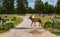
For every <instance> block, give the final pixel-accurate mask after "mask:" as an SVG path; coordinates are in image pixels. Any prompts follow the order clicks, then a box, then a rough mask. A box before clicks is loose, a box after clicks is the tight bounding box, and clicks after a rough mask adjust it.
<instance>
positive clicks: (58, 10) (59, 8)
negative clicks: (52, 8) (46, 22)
mask: <svg viewBox="0 0 60 37" xmlns="http://www.w3.org/2000/svg"><path fill="white" fill-rule="evenodd" d="M57 13H58V14H59V13H60V0H58V1H57Z"/></svg>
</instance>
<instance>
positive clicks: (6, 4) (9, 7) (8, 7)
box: [3, 0, 14, 14]
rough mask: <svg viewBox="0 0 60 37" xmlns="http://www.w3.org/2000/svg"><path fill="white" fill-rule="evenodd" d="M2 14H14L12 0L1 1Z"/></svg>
mask: <svg viewBox="0 0 60 37" xmlns="http://www.w3.org/2000/svg"><path fill="white" fill-rule="evenodd" d="M3 10H4V12H3V13H6V14H11V13H14V0H3Z"/></svg>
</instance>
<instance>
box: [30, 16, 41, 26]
mask: <svg viewBox="0 0 60 37" xmlns="http://www.w3.org/2000/svg"><path fill="white" fill-rule="evenodd" d="M29 19H30V20H32V23H31V26H32V24H33V23H34V24H35V26H36V22H39V24H41V23H42V21H41V19H40V18H32V16H30V17H29ZM39 26H40V25H39Z"/></svg>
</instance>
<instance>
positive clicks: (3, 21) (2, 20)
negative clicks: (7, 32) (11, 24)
mask: <svg viewBox="0 0 60 37" xmlns="http://www.w3.org/2000/svg"><path fill="white" fill-rule="evenodd" d="M0 22H1V24H2V25H3V24H4V23H5V22H6V21H5V20H4V19H3V18H1V17H0Z"/></svg>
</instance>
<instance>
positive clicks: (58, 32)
mask: <svg viewBox="0 0 60 37" xmlns="http://www.w3.org/2000/svg"><path fill="white" fill-rule="evenodd" d="M34 16H35V17H37V18H40V19H41V20H42V22H43V25H42V26H44V25H45V23H46V22H47V21H49V22H52V19H53V18H54V17H55V16H57V17H60V15H58V14H51V15H48V14H40V15H38V14H35V15H34ZM57 24H58V23H56V25H55V27H54V28H52V26H51V24H50V25H48V26H49V27H47V28H45V29H47V30H49V31H50V32H51V33H53V34H55V35H60V29H58V28H60V24H59V25H57Z"/></svg>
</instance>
